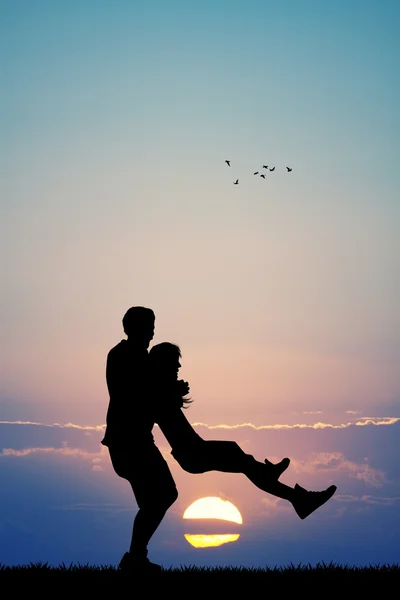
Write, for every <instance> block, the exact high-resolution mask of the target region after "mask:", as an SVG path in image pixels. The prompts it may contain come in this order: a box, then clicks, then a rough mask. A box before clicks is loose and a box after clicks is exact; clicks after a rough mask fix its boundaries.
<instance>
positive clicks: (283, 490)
mask: <svg viewBox="0 0 400 600" xmlns="http://www.w3.org/2000/svg"><path fill="white" fill-rule="evenodd" d="M155 320H156V317H155V314H154V311H153V310H152V309H150V308H146V307H144V306H133V307H131V308H129V310H128V311H127V312H126V313H125V315H124V317H123V319H122V325H123V330H124V332H125V334H126V336H127V338H126V339H123V340H121V341H120V342H119V343H118V344H117V345H116V346H114V347H113V348H112V349H111V350H110V351H109V353H108V355H107V362H106V382H107V388H108V393H109V404H108V409H107V417H106V429H105V435H104V438H103V439H102V441H101V443H102V444H103V445H104V446H106V447H107V448H108V451H109V455H110V460H111V463H112V466H113V469H114V471H115V473H116V474H117V475H118V476H119V477H122V478H123V479H126V480H127V481H128V482H129V483H130V485H131V488H132V491H133V494H134V497H135V500H136V503H137V506H138V510H137V513H136V516H135V518H134V521H133V527H132V536H131V543H130V548H129V551H128V552H125V554H124V555H123V556H122V559H121V561H120V563H119V569H120V570H121V571H123V572H127V573H132V574H156V573H159V572H161V571H162V567H161V566H160V565H157V564H155V563H153V562H151V561H150V560H149V558H148V545H149V543H150V540H151V538H152V536H153V534H154V533H155V531H156V530H157V528H158V527H159V525H160V524H161V522H162V520H163V518H164V516H165V514H166V512H167V511H168V509H169V508H170V507H171V506H172V504H174V502H175V501H176V500H177V498H178V490H177V487H176V484H175V481H174V478H173V476H172V473H171V471H170V469H169V466H168V463H167V461H166V460H165V459H164V457H163V456H162V454H161V452H160V450H159V448H158V447H157V446H156V444H155V440H154V436H153V433H152V430H153V427H154V425H155V424H157V425H158V426H159V427H160V430H161V431H162V433H163V434H164V436H165V438H166V439H167V441H168V443H169V444H170V446H171V455H172V456H173V457H174V459H175V460H176V461H177V463H178V464H179V465H180V466H181V468H182V469H184V470H185V471H187V472H188V473H206V472H208V471H220V472H224V473H242V474H243V475H245V476H246V477H247V478H248V479H249V480H250V481H251V483H252V484H254V485H255V486H256V487H258V488H259V489H260V490H262V491H264V492H267V493H269V494H271V495H273V496H276V497H278V498H282V499H284V500H287V501H288V502H290V503H291V505H292V507H293V508H294V510H295V512H296V514H297V515H298V516H299V517H300V519H305V518H306V517H308V516H309V515H310V514H311V513H313V512H314V511H315V510H316V509H318V508H319V507H320V506H322V505H323V504H325V502H327V501H328V500H329V499H330V498H331V497H332V496H333V494H334V493H335V491H336V486H334V485H332V486H330V487H328V488H327V489H325V490H322V491H316V492H314V491H308V490H306V489H304V488H303V487H301V486H300V485H298V484H296V485H295V486H294V488H292V487H290V486H287V485H285V484H283V483H281V482H280V481H279V477H280V476H281V475H282V473H283V472H284V471H285V470H286V469H287V468H288V466H289V464H290V460H289V458H283V459H282V460H281V461H280V462H279V463H277V464H273V463H271V462H270V461H269V460H268V459H265V460H264V462H260V461H258V460H256V459H255V458H254V456H252V455H251V454H246V453H245V452H244V451H243V450H242V449H241V448H240V446H239V445H238V444H237V443H236V442H234V441H225V440H204V439H203V438H202V437H201V436H199V435H198V433H197V432H196V431H195V430H194V428H193V427H192V425H191V424H190V422H189V421H188V419H187V418H186V415H185V413H184V410H185V409H186V408H188V407H189V405H190V403H191V402H192V400H191V398H190V396H189V393H190V386H189V383H188V382H187V381H184V380H182V379H179V369H180V367H181V363H180V360H181V357H182V354H181V350H180V348H179V346H177V345H176V344H173V343H171V342H162V343H160V344H156V345H154V346H153V347H152V348H151V349H150V350H149V345H150V342H151V340H152V339H153V337H154V331H155Z"/></svg>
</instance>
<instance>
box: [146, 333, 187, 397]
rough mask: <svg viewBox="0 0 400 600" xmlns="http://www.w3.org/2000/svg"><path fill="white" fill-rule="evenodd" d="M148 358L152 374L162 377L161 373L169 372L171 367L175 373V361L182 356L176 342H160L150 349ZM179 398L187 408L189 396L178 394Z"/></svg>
mask: <svg viewBox="0 0 400 600" xmlns="http://www.w3.org/2000/svg"><path fill="white" fill-rule="evenodd" d="M149 358H150V365H151V369H152V372H153V375H154V374H155V375H156V376H157V374H160V375H161V377H162V375H163V374H171V371H172V369H174V371H173V374H174V375H175V367H176V363H177V362H179V359H180V358H182V353H181V349H180V348H179V346H177V345H176V344H172V343H171V342H161V343H160V344H156V345H155V346H153V347H152V348H151V349H150V351H149ZM179 399H180V400H181V402H182V404H181V407H182V408H189V405H190V404H191V403H192V402H193V400H192V398H190V397H185V396H180V398H179Z"/></svg>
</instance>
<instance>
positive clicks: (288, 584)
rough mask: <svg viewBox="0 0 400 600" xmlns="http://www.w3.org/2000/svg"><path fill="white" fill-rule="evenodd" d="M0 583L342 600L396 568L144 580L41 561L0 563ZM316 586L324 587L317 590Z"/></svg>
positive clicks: (193, 571)
mask: <svg viewBox="0 0 400 600" xmlns="http://www.w3.org/2000/svg"><path fill="white" fill-rule="evenodd" d="M0 582H1V583H3V585H5V584H6V583H8V584H10V585H11V586H12V588H13V590H14V592H15V591H16V588H17V587H19V588H25V589H27V590H29V591H30V592H32V591H33V590H35V589H36V588H35V585H36V584H38V586H39V587H38V590H39V589H40V592H39V593H42V592H43V591H45V589H46V588H47V589H48V590H51V591H52V593H53V594H54V591H55V589H57V592H58V591H63V592H65V591H67V587H68V586H69V585H71V586H72V585H73V586H74V587H73V588H71V589H72V590H73V591H74V595H75V590H80V589H81V588H76V587H75V586H76V585H81V584H82V585H83V584H84V585H85V587H86V586H90V590H91V593H93V591H95V590H97V591H98V592H100V593H104V592H105V591H106V589H107V590H108V591H111V590H112V593H115V592H116V591H123V590H124V589H125V588H126V585H127V583H128V585H129V587H130V588H131V590H132V593H133V595H135V594H134V590H135V587H134V586H135V585H136V584H138V588H137V589H139V587H140V589H141V590H143V588H145V589H146V588H147V587H149V590H148V593H149V594H151V593H152V592H154V591H159V592H160V595H161V594H162V596H165V594H166V593H167V592H169V591H171V592H172V593H174V594H176V593H177V592H179V591H183V592H185V593H186V594H189V593H190V594H195V592H198V594H197V593H196V594H195V595H196V596H197V595H199V594H207V595H208V594H209V593H211V590H212V596H213V597H214V594H215V592H216V591H218V590H219V591H221V592H223V593H224V594H225V595H226V594H227V593H229V594H231V595H232V596H236V594H237V593H239V592H240V591H243V590H253V591H254V592H256V590H259V589H260V587H259V586H260V585H261V586H263V587H264V588H265V592H266V593H267V592H268V589H269V588H270V586H273V588H276V586H277V585H279V586H280V589H281V590H282V594H284V592H285V591H288V590H292V591H293V592H295V593H297V594H298V593H300V592H302V593H303V592H304V593H305V594H306V595H307V596H308V597H309V596H310V592H312V591H315V592H316V593H317V595H320V594H321V590H322V589H324V590H326V592H325V593H328V592H329V595H330V593H334V592H337V593H338V594H340V596H341V598H348V597H349V596H351V595H352V593H351V589H352V586H354V585H356V586H357V588H355V589H357V595H358V594H359V593H360V592H361V591H365V592H370V591H371V588H372V586H374V588H375V586H376V585H378V586H381V585H385V586H387V585H391V584H396V583H397V585H398V584H399V583H400V564H392V565H388V564H383V565H370V566H367V567H352V566H347V565H337V564H334V563H329V564H325V563H321V564H317V565H315V566H311V565H309V564H308V565H307V564H304V565H303V564H299V565H297V566H296V565H292V564H290V565H289V566H287V567H272V568H271V567H265V568H246V567H195V566H182V567H180V568H170V569H165V570H164V571H163V572H162V573H161V574H160V575H157V576H156V577H154V576H152V577H150V578H138V577H137V576H136V577H129V576H127V575H125V574H122V573H120V572H119V571H118V569H117V568H116V567H115V566H111V565H105V566H93V565H80V564H77V565H74V564H71V565H69V566H67V565H64V564H61V565H60V566H58V567H54V566H50V565H48V564H47V563H30V564H28V565H18V566H5V565H2V564H0ZM322 585H323V586H324V588H321V587H320V586H322ZM59 586H60V587H59ZM194 586H195V587H194ZM282 586H283V587H282ZM300 586H301V587H300ZM304 586H305V587H304ZM326 586H329V587H326ZM343 586H346V587H343ZM386 589H387V588H386ZM261 590H262V588H261ZM346 591H347V592H348V594H347V593H346ZM140 597H145V596H144V595H143V592H141V593H140Z"/></svg>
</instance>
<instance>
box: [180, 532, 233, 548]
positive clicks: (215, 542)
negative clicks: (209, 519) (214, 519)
mask: <svg viewBox="0 0 400 600" xmlns="http://www.w3.org/2000/svg"><path fill="white" fill-rule="evenodd" d="M185 539H186V540H187V541H188V542H189V544H191V545H192V546H194V547H195V548H211V547H216V546H222V545H223V544H227V543H228V542H236V540H237V539H239V534H238V533H235V534H231V533H227V534H224V535H222V534H221V535H220V534H218V533H216V534H213V535H203V534H199V535H190V534H189V533H185Z"/></svg>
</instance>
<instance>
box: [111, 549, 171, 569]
mask: <svg viewBox="0 0 400 600" xmlns="http://www.w3.org/2000/svg"><path fill="white" fill-rule="evenodd" d="M118 569H119V571H122V572H123V573H131V574H138V575H157V574H158V573H161V571H162V566H161V565H157V564H156V563H152V562H150V561H149V559H148V558H137V557H135V556H134V555H133V554H131V553H130V552H125V554H124V556H123V557H122V559H121V561H120V563H119V565H118Z"/></svg>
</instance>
